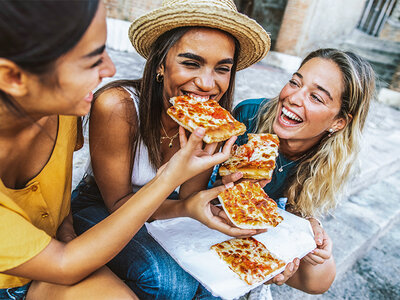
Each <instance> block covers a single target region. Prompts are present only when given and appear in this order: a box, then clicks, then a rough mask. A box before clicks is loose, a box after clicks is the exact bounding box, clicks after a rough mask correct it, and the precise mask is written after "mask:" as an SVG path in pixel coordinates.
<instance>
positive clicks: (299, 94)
mask: <svg viewBox="0 0 400 300" xmlns="http://www.w3.org/2000/svg"><path fill="white" fill-rule="evenodd" d="M304 97H305V95H304V92H303V91H302V90H301V89H299V90H297V91H295V92H293V93H292V94H291V95H290V96H289V97H288V100H289V103H290V104H291V105H296V106H301V105H302V104H303V99H304Z"/></svg>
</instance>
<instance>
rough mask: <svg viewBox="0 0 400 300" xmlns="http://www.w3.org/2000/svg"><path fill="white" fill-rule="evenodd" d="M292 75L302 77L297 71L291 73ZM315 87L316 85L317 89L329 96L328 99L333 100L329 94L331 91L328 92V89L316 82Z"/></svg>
mask: <svg viewBox="0 0 400 300" xmlns="http://www.w3.org/2000/svg"><path fill="white" fill-rule="evenodd" d="M293 75H296V76H298V77H300V78H301V79H303V75H301V74H300V73H298V72H295V73H293ZM316 87H317V89H319V90H320V91H322V92H324V93H325V94H326V95H327V96H328V97H329V99H331V100H332V101H333V98H332V96H331V93H329V92H328V90H326V89H324V88H323V87H322V86H320V85H318V84H316Z"/></svg>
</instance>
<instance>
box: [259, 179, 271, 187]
mask: <svg viewBox="0 0 400 300" xmlns="http://www.w3.org/2000/svg"><path fill="white" fill-rule="evenodd" d="M270 182H271V179H262V180H259V181H258V184H259V185H260V186H261V187H262V188H263V187H265V186H266V185H267V184H268V183H270Z"/></svg>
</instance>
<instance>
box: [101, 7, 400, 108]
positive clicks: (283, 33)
mask: <svg viewBox="0 0 400 300" xmlns="http://www.w3.org/2000/svg"><path fill="white" fill-rule="evenodd" d="M161 2H162V0H152V1H149V0H105V4H106V7H107V11H108V17H109V39H108V41H109V42H108V46H109V48H111V49H115V50H121V51H134V50H133V49H132V46H131V45H130V42H129V40H128V39H127V35H126V30H127V28H128V27H129V22H131V21H132V20H134V19H135V18H137V17H138V16H140V15H142V14H144V13H146V12H148V11H150V10H152V9H155V8H158V7H160V5H161ZM234 2H235V3H236V6H237V8H238V10H239V11H240V12H242V13H244V14H246V15H248V16H249V17H251V18H254V19H255V20H257V22H258V23H259V24H261V25H262V26H263V27H264V28H265V30H266V31H268V32H269V33H270V34H271V40H272V47H271V50H272V51H271V53H270V54H269V55H268V56H267V58H266V61H267V63H269V64H271V65H275V66H277V67H282V68H284V69H289V70H290V69H293V70H295V69H296V68H297V66H298V64H299V62H300V61H301V58H303V57H305V55H306V54H307V53H309V52H310V51H312V50H314V49H317V48H321V47H335V48H339V49H342V50H351V51H353V52H355V53H357V54H359V55H361V56H363V57H364V58H366V59H367V60H368V61H369V62H370V63H371V64H372V66H373V68H374V70H375V72H376V73H377V75H378V79H379V82H378V89H379V92H380V97H379V98H380V100H382V101H383V102H385V101H386V102H388V101H389V102H396V100H397V101H398V103H396V104H398V105H399V106H400V99H399V98H400V96H399V94H397V93H394V92H400V1H399V0H335V1H331V0H235V1H234ZM124 21H125V22H124ZM121 28H124V29H125V30H121Z"/></svg>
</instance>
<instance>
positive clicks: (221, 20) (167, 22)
mask: <svg viewBox="0 0 400 300" xmlns="http://www.w3.org/2000/svg"><path fill="white" fill-rule="evenodd" d="M129 37H130V40H131V42H132V44H133V46H134V47H135V49H136V50H137V51H138V53H139V54H141V55H142V56H143V57H145V58H146V59H147V62H146V65H145V68H144V72H143V77H142V78H141V79H139V80H123V81H117V82H113V83H111V84H108V85H106V86H105V87H103V88H101V89H100V90H99V91H97V92H96V95H95V102H94V105H93V108H92V110H91V114H90V121H89V141H90V155H91V167H92V168H89V170H88V172H87V173H88V174H86V175H85V177H84V179H83V180H82V181H81V183H80V184H79V186H78V188H77V189H76V190H75V192H74V193H73V200H72V207H73V213H74V226H75V229H76V230H77V233H82V232H85V231H86V230H88V229H89V228H90V227H91V226H93V225H95V224H97V223H98V222H100V221H101V220H103V219H104V218H106V217H107V216H108V215H109V214H110V213H111V215H112V214H113V213H115V211H116V210H117V209H118V208H119V207H120V206H121V205H123V204H124V203H125V202H126V200H127V199H129V198H130V197H131V196H132V195H133V194H135V193H136V192H137V191H138V190H139V191H140V190H141V187H142V186H143V185H144V184H146V182H148V181H149V180H151V179H152V178H153V176H154V175H155V174H156V172H157V169H158V168H159V167H160V166H161V165H162V164H164V163H165V162H167V161H168V160H169V159H170V157H171V156H172V155H173V154H174V153H175V152H176V151H178V150H179V143H178V140H177V134H178V127H179V126H178V124H177V123H176V122H175V121H173V120H172V119H171V118H170V117H169V116H168V115H167V113H166V111H167V109H168V107H169V106H171V104H170V103H169V99H170V98H171V97H173V96H178V95H185V94H186V95H191V96H194V97H197V98H201V99H203V100H208V99H214V100H216V101H218V102H219V104H220V105H221V106H222V107H224V108H226V109H228V110H230V109H231V106H232V102H233V99H232V98H233V89H234V80H235V74H236V70H241V69H244V68H246V67H248V66H250V65H252V64H253V63H256V62H257V61H259V60H261V59H262V58H263V57H264V56H265V55H266V54H267V52H268V50H269V46H270V39H269V36H268V34H267V33H266V32H265V30H264V29H263V28H262V27H261V26H260V25H258V24H257V23H256V22H255V21H254V20H252V19H250V18H248V17H247V16H245V15H242V14H240V13H238V12H237V10H236V7H235V5H234V3H233V1H231V0H214V1H198V0H189V1H187V0H185V1H183V0H180V1H171V0H169V1H164V2H163V5H162V7H161V8H158V9H156V10H153V11H151V12H149V13H147V14H145V15H143V16H141V17H139V18H138V19H136V20H135V21H134V22H133V23H132V25H131V27H130V31H129ZM211 172H212V169H209V170H207V171H206V172H204V173H202V174H200V175H198V176H196V177H194V178H192V179H190V180H189V181H187V182H185V183H184V184H182V185H181V186H180V188H179V190H176V191H175V192H174V193H173V194H171V195H170V196H169V197H168V198H166V200H165V201H164V202H163V204H162V205H161V206H160V208H159V209H158V210H157V211H156V212H155V213H154V214H153V215H152V218H151V219H167V218H174V217H181V216H187V217H192V218H194V219H196V220H198V221H200V222H202V223H203V224H205V225H206V226H208V227H210V228H213V229H216V230H219V231H221V232H223V233H225V234H228V235H231V236H249V235H253V234H256V233H257V232H258V231H256V230H245V229H239V228H236V227H234V226H230V225H229V223H227V222H226V219H224V218H222V217H221V216H222V215H223V211H221V209H220V208H219V207H217V206H214V205H212V204H211V203H210V201H211V200H212V199H213V198H215V196H216V194H214V193H213V192H212V190H209V191H202V190H204V189H206V188H207V183H208V181H209V177H210V174H211ZM199 191H202V192H199ZM108 266H109V267H110V268H111V269H112V270H113V271H114V272H115V273H116V274H117V275H118V276H119V277H120V278H122V279H123V280H124V281H125V282H126V283H127V284H128V285H129V286H130V287H131V288H132V289H133V291H134V292H135V293H136V294H137V295H138V296H139V297H141V298H143V299H192V298H193V297H200V298H201V297H203V298H214V297H213V296H212V295H211V294H210V293H209V292H208V291H207V290H206V289H205V288H203V287H202V286H201V285H200V284H199V283H198V282H197V281H196V280H195V279H194V278H193V277H192V276H190V275H189V274H188V273H186V272H185V271H184V270H183V269H182V268H180V267H179V266H178V264H177V263H176V262H175V261H174V260H173V259H172V258H171V257H170V256H169V255H168V254H167V253H166V252H165V251H164V250H163V249H162V248H161V246H160V245H159V244H158V243H157V242H156V241H154V239H153V238H152V237H151V236H150V235H149V234H148V233H147V231H146V228H145V226H143V228H142V229H141V230H140V231H139V232H138V234H137V235H136V236H135V237H134V238H133V239H132V241H131V242H130V243H129V244H128V245H127V247H125V249H124V250H123V251H122V252H121V253H120V254H119V255H118V256H117V257H115V258H114V259H113V260H112V261H111V262H110V263H109V264H108Z"/></svg>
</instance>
